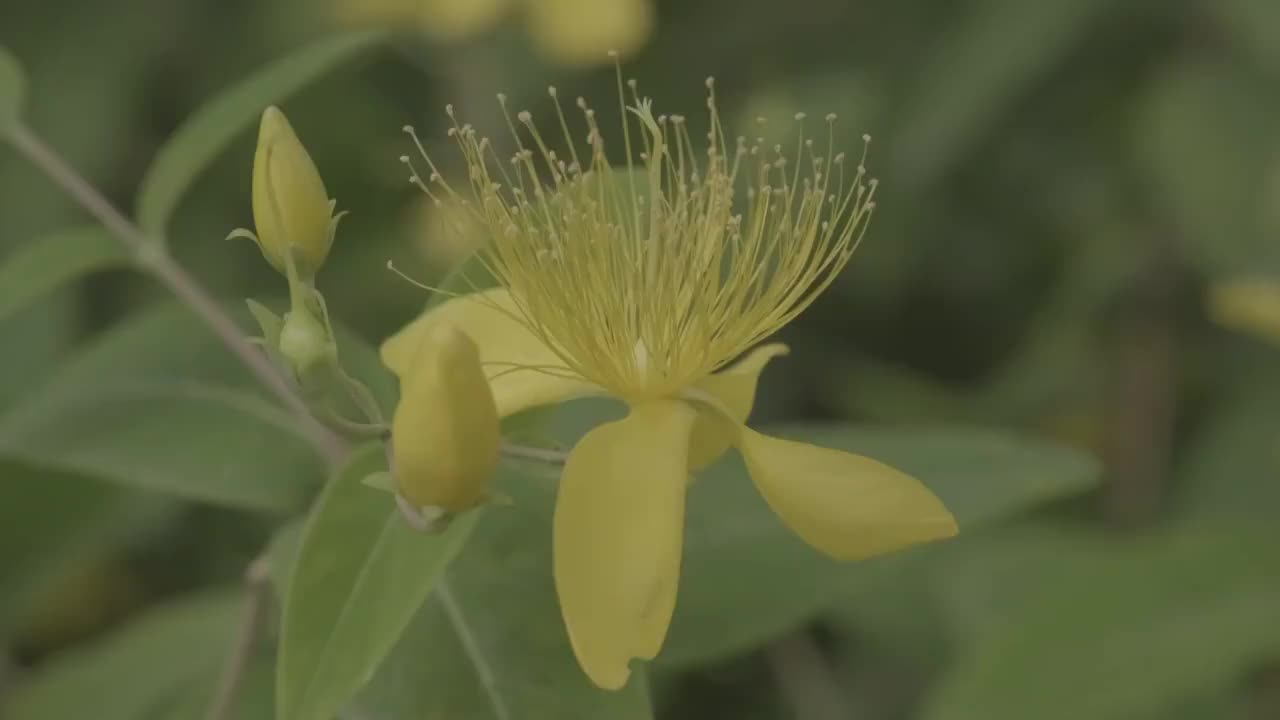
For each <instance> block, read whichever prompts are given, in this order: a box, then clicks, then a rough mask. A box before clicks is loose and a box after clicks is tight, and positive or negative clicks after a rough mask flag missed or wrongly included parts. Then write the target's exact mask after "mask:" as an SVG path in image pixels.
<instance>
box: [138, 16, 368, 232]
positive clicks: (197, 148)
mask: <svg viewBox="0 0 1280 720" xmlns="http://www.w3.org/2000/svg"><path fill="white" fill-rule="evenodd" d="M380 37H381V36H380V35H379V34H378V33H370V32H356V33H347V34H342V35H337V36H335V37H329V38H325V39H323V40H320V41H318V42H316V43H314V44H312V45H308V46H306V47H304V48H302V49H300V50H298V51H296V52H294V53H292V54H290V55H288V56H286V57H284V58H282V59H280V60H277V61H275V62H274V63H273V64H271V65H268V66H267V67H265V68H263V69H261V70H259V71H258V72H257V73H255V74H254V75H252V76H250V77H249V78H247V79H245V80H243V81H242V82H240V83H239V84H237V85H235V86H233V87H232V88H230V89H228V90H226V91H225V92H223V93H222V94H221V95H219V96H218V97H216V98H215V99H214V100H212V101H210V102H209V103H208V104H206V105H205V106H204V107H202V108H200V109H199V110H198V111H196V112H195V113H194V114H193V115H192V116H191V117H190V118H188V119H187V121H186V123H185V124H183V126H182V127H181V128H179V129H178V131H177V132H176V133H174V134H173V136H172V137H170V138H169V140H168V141H167V142H166V143H165V145H164V147H162V148H161V149H160V151H159V153H157V155H156V159H155V161H154V162H153V163H152V164H151V167H150V169H148V170H147V174H146V176H145V177H143V179H142V185H141V188H140V190H139V193H138V210H137V212H138V223H139V225H141V227H142V229H143V230H144V231H146V232H147V233H149V234H151V235H154V236H156V237H163V236H164V233H165V226H166V225H167V224H168V222H169V218H170V217H171V216H172V215H173V212H174V210H175V209H177V206H178V203H179V201H180V200H181V199H182V196H183V195H184V194H186V192H187V190H188V189H190V187H191V185H192V184H193V183H194V182H195V180H196V178H197V177H198V176H199V175H200V173H201V172H203V171H204V169H205V168H206V167H207V166H208V165H209V163H210V162H212V161H213V159H214V158H215V157H217V156H218V154H219V153H221V152H222V151H223V149H225V148H226V147H227V145H228V144H230V143H231V141H232V140H233V139H234V138H235V137H236V135H237V134H239V133H240V132H241V131H243V130H245V129H246V128H249V127H251V126H252V125H253V123H254V122H255V121H256V120H257V119H258V117H259V116H260V115H261V114H262V111H263V110H264V109H266V107H267V106H269V105H271V104H272V103H277V102H280V101H281V100H283V99H284V98H286V97H288V96H289V95H291V94H293V93H294V92H296V91H297V90H299V89H301V88H302V87H304V86H305V85H307V84H308V83H310V82H311V81H313V80H315V79H316V78H317V77H318V76H319V75H321V74H322V73H324V72H325V71H327V70H329V69H330V68H332V67H334V66H336V65H338V64H340V63H342V62H344V61H346V60H348V59H350V58H351V57H353V56H354V55H355V54H356V53H358V52H360V51H361V50H364V49H366V48H368V47H369V46H371V45H373V44H374V43H375V42H377V41H378V40H379V39H380ZM246 177H247V175H246Z"/></svg>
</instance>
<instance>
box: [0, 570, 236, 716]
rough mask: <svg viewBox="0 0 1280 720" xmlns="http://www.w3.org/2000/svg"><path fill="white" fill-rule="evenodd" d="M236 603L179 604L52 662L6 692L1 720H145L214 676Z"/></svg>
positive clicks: (222, 598) (203, 596) (213, 595)
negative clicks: (142, 719) (73, 719)
mask: <svg viewBox="0 0 1280 720" xmlns="http://www.w3.org/2000/svg"><path fill="white" fill-rule="evenodd" d="M239 595H240V594H239V593H238V592H235V591H209V592H203V593H200V594H198V595H194V596H191V597H187V598H184V599H182V600H180V601H178V602H174V603H172V604H170V605H166V606H164V607H161V608H158V609H156V610H153V611H150V612H148V613H146V614H145V615H143V616H141V617H140V618H138V619H137V620H134V621H132V622H130V623H129V624H127V625H125V626H124V627H122V628H119V629H117V630H114V631H113V632H111V634H109V635H107V636H106V637H103V638H102V639H100V640H97V641H94V642H92V643H90V644H88V645H86V646H83V647H79V648H75V649H72V650H68V651H65V652H64V653H63V654H60V655H55V656H54V657H53V658H52V659H50V660H47V661H46V662H45V663H44V664H42V665H40V666H38V668H37V669H36V671H34V672H33V673H32V674H31V675H30V677H29V679H27V680H26V681H25V682H23V683H21V684H19V685H18V686H16V687H14V688H12V690H11V692H6V697H5V699H4V707H3V709H4V717H5V718H6V720H66V719H67V718H94V720H138V719H139V718H145V717H150V716H151V714H152V713H155V712H157V711H159V710H161V709H163V708H164V707H166V706H168V705H169V704H170V703H172V702H174V701H175V700H177V699H178V698H180V697H181V696H182V695H183V694H184V693H187V692H189V691H190V688H191V687H192V686H195V685H199V684H201V683H206V682H208V679H209V678H210V677H212V676H214V675H216V673H217V669H218V667H219V665H220V663H221V661H222V658H223V657H224V656H225V655H226V652H227V650H228V648H229V647H230V644H229V642H230V641H229V638H231V637H233V636H234V634H235V626H236V622H237V619H238V616H239V613H240V606H241V599H240V597H239ZM6 690H7V691H8V690H10V689H9V688H6Z"/></svg>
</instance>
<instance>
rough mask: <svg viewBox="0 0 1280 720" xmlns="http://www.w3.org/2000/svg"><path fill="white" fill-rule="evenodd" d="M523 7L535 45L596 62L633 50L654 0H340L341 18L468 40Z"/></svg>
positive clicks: (553, 56)
mask: <svg viewBox="0 0 1280 720" xmlns="http://www.w3.org/2000/svg"><path fill="white" fill-rule="evenodd" d="M519 11H522V12H524V13H525V19H526V20H527V22H528V30H529V34H530V38H531V39H532V41H533V44H534V47H535V48H536V49H537V50H538V51H539V52H540V53H541V54H542V55H544V56H545V57H546V58H548V59H549V60H552V61H554V62H558V63H562V64H566V65H594V64H598V63H600V62H602V61H603V60H604V58H605V53H606V52H607V51H609V50H616V51H618V52H619V53H620V54H622V55H624V56H625V55H630V54H632V53H634V52H635V51H636V50H639V49H640V47H641V46H642V45H644V42H645V41H646V40H647V39H648V38H649V35H650V34H651V33H652V32H653V26H654V12H653V4H652V0H335V3H334V14H335V16H336V17H337V19H338V21H339V22H344V23H357V24H376V25H381V26H388V27H393V28H396V29H405V28H406V27H407V28H412V29H417V30H421V31H422V32H423V33H425V34H427V35H430V36H433V37H436V38H440V39H442V40H465V39H467V38H470V37H472V36H474V35H476V34H479V33H481V32H484V31H485V30H488V29H490V28H491V27H493V26H494V25H495V24H496V23H497V22H498V21H500V20H501V19H502V18H503V17H504V16H506V15H508V14H509V13H511V12H519Z"/></svg>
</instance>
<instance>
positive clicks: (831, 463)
mask: <svg viewBox="0 0 1280 720" xmlns="http://www.w3.org/2000/svg"><path fill="white" fill-rule="evenodd" d="M631 87H632V91H631V92H632V96H633V102H632V104H631V105H630V107H629V108H628V114H629V115H630V116H634V121H635V124H636V127H634V128H633V127H631V125H632V124H633V123H632V121H628V122H626V123H624V127H623V147H624V153H625V156H626V157H627V158H628V165H627V169H626V170H625V171H623V170H620V169H619V170H613V169H611V168H610V165H609V161H608V160H607V159H606V150H605V140H604V137H603V135H602V134H601V132H600V130H599V128H598V127H597V125H596V120H595V114H594V112H593V111H592V110H591V109H590V108H589V107H588V106H587V104H586V103H585V102H584V101H583V100H581V99H579V100H578V103H577V104H578V106H579V108H580V110H581V113H582V115H583V118H584V122H585V125H586V129H587V130H588V133H587V143H588V148H586V152H585V154H584V153H582V152H580V151H579V149H578V148H577V147H576V146H575V143H574V142H573V134H572V133H571V131H570V130H569V125H568V122H567V120H566V118H565V116H564V113H563V111H561V110H560V109H559V107H560V106H559V103H558V101H557V103H556V106H557V114H558V118H557V121H558V123H557V124H558V127H559V128H560V129H561V130H562V131H563V134H564V143H565V148H566V150H565V152H567V153H568V156H567V157H562V156H560V155H558V154H557V153H556V152H555V151H553V150H550V149H549V148H548V146H547V144H546V142H545V141H544V138H543V137H542V136H541V135H540V134H539V132H538V130H537V128H536V126H535V125H534V123H533V120H532V117H531V116H530V114H529V113H527V112H519V113H516V114H515V116H514V118H513V117H511V115H510V113H508V111H507V108H506V103H505V99H504V98H503V97H502V96H499V101H500V102H501V103H502V110H503V113H504V114H505V115H507V120H508V122H509V123H510V125H511V127H512V135H513V137H514V142H515V144H516V146H517V148H518V150H517V152H516V154H515V156H514V157H512V158H510V163H509V164H508V163H503V162H500V161H499V160H498V158H497V157H496V155H495V153H494V151H493V147H492V145H491V144H490V142H489V141H488V140H487V139H486V138H481V137H478V135H477V133H476V132H475V131H474V130H473V129H472V128H471V127H470V126H468V125H460V124H458V123H457V121H456V120H455V121H454V127H453V129H452V130H451V131H450V135H451V136H453V137H454V138H455V139H456V140H457V142H458V145H459V148H460V149H461V152H462V155H463V156H464V159H465V160H466V163H467V166H468V171H469V172H468V175H467V177H468V182H467V186H466V187H464V188H455V187H454V186H452V185H451V184H450V183H449V182H448V181H446V180H445V179H444V178H443V177H442V176H441V175H440V173H439V172H438V171H437V169H436V166H435V164H434V163H433V162H432V160H431V158H430V157H428V156H427V154H426V153H425V152H423V159H424V160H425V162H426V163H427V167H428V168H429V173H427V174H426V175H420V174H418V173H417V171H416V170H415V171H414V178H415V180H416V182H417V183H418V184H419V185H420V186H421V187H422V189H423V190H425V191H426V192H427V194H428V195H429V196H430V197H431V198H432V199H433V200H434V201H436V202H440V203H441V204H444V205H455V206H459V207H466V208H469V211H470V212H471V213H472V214H473V216H474V218H475V220H476V221H477V222H479V223H480V224H481V225H482V226H483V227H484V228H485V236H486V237H487V239H488V244H487V245H486V246H485V248H484V250H483V251H482V257H483V259H484V261H485V263H486V265H487V267H488V269H490V270H491V271H492V272H493V274H494V276H495V277H496V278H497V279H498V281H499V282H500V285H501V287H499V288H497V289H492V290H487V291H483V292H480V293H477V294H473V295H467V296H462V297H459V298H455V299H453V300H450V301H449V302H446V303H444V304H443V305H441V306H439V307H438V308H437V309H435V310H432V311H429V312H427V313H426V314H424V315H423V316H422V317H420V318H419V319H418V320H416V321H414V322H413V323H412V324H410V325H409V326H408V327H406V328H405V329H404V330H402V331H401V332H400V333H399V334H397V335H396V336H394V337H392V338H391V339H390V340H388V341H387V342H386V343H385V344H384V345H383V347H382V357H383V360H384V362H385V363H386V364H387V366H388V367H390V368H391V369H392V370H393V371H395V372H396V373H397V374H400V375H401V376H403V375H404V373H406V372H407V371H409V368H410V367H411V358H412V354H413V349H414V348H416V347H417V346H418V345H419V343H420V342H421V338H422V337H423V336H424V335H425V334H429V333H432V332H434V328H437V327H439V326H440V325H441V324H449V325H454V326H456V327H461V328H465V329H466V330H467V332H468V333H469V334H470V336H471V337H472V338H473V339H474V340H475V342H476V345H477V347H478V348H479V355H480V360H481V362H482V363H483V364H484V365H485V367H486V368H487V369H488V370H489V374H490V387H491V388H492V392H493V395H494V399H495V401H496V405H497V411H498V414H499V415H500V416H507V415H510V414H512V413H516V412H519V411H521V410H523V409H526V408H529V407H533V406H537V405H543V404H547V403H554V402H558V401H562V400H565V399H567V398H571V397H575V396H584V395H608V396H613V397H617V398H620V399H621V400H623V401H624V402H625V403H626V404H627V405H628V406H629V409H630V412H629V414H628V415H627V417H626V418H624V419H622V420H619V421H616V422H610V423H606V424H604V425H601V426H599V427H597V428H595V429H594V430H592V431H591V432H589V433H587V435H586V436H585V437H583V438H582V440H581V441H580V442H579V443H578V445H577V446H576V447H575V448H574V449H573V450H572V452H571V453H570V455H569V458H568V461H567V463H566V465H565V468H564V473H563V477H562V480H561V484H560V489H559V496H558V499H557V506H556V511H555V518H554V523H553V525H554V528H553V549H554V574H555V583H556V589H557V592H558V595H559V598H560V604H561V610H562V614H563V617H564V621H565V624H566V626H567V628H568V633H569V637H570V640H571V643H572V646H573V649H574V652H575V654H576V655H577V658H578V661H579V662H580V664H581V665H582V667H583V669H584V670H585V671H586V673H587V675H588V676H589V677H590V678H591V679H592V680H593V681H594V682H595V683H596V684H597V685H599V686H601V687H604V688H620V687H622V686H623V685H625V684H626V682H627V678H628V676H629V674H630V670H629V663H630V661H631V660H632V659H633V658H644V659H651V658H653V657H654V656H655V655H656V654H657V653H658V651H659V649H660V648H661V647H662V644H663V641H664V639H665V636H666V632H667V627H668V625H669V624H670V620H671V615H672V612H673V609H674V607H675V599H676V585H677V580H678V578H679V574H680V557H681V551H682V542H683V525H684V502H685V489H686V485H687V483H688V480H689V477H690V474H691V473H694V472H696V471H697V470H699V469H701V468H702V467H705V466H706V465H707V464H708V463H710V462H712V461H714V460H715V459H716V458H718V457H719V456H721V455H722V454H723V453H724V452H725V451H726V450H728V449H729V448H731V447H736V448H737V449H738V451H739V452H741V453H742V455H743V457H744V459H745V461H746V466H747V469H748V471H749V473H750V475H751V478H752V480H753V481H754V482H755V484H756V486H757V488H758V489H759V491H760V493H761V494H762V495H763V496H764V498H765V499H766V500H767V501H768V503H769V505H770V507H772V508H773V510H774V511H775V512H776V513H777V514H778V515H779V517H780V518H781V519H782V520H783V522H784V523H786V524H787V525H788V526H789V527H790V528H791V529H792V530H794V531H795V532H796V533H797V534H798V535H799V536H800V537H802V538H803V539H804V540H806V541H807V542H808V543H810V544H811V545H813V546H814V547H816V548H818V549H819V550H821V551H823V552H825V553H827V554H829V555H831V556H833V557H836V558H840V559H845V560H857V559H861V558H866V557H870V556H873V555H877V554H881V553H886V552H891V551H894V550H897V549H899V548H902V547H905V546H908V545H911V544H914V543H919V542H924V541H929V540H935V539H939V538H944V537H948V536H951V535H953V534H954V533H955V532H956V523H955V519H954V518H953V517H952V515H951V513H950V512H948V511H947V509H946V508H945V507H944V506H943V504H942V502H941V501H940V500H939V499H938V498H937V497H935V496H934V495H933V494H932V493H931V492H930V491H929V490H928V489H927V488H925V486H924V485H922V484H921V483H919V482H918V481H916V480H915V479H913V478H911V477H909V476H908V475H905V474H904V473H902V472H899V471H898V470H895V469H893V468H891V467H888V466H886V465H883V464H881V463H879V462H877V461H875V460H872V459H870V458H866V457H861V456H858V455H854V454H850V453H846V452H840V451H837V450H830V449H826V448H820V447H815V446H813V445H808V444H805V443H801V442H795V441H792V440H784V439H780V438H774V437H769V436H767V435H763V434H761V433H758V432H756V431H754V430H751V429H750V428H748V427H747V426H746V425H745V424H744V422H745V421H746V419H747V417H748V416H749V415H750V412H751V408H752V405H753V403H754V398H755V391H756V383H757V379H758V378H759V376H760V373H761V372H762V371H763V369H764V367H765V365H766V364H767V363H768V362H769V360H770V359H772V358H773V357H776V356H778V355H781V354H783V353H785V352H786V347H785V346H783V345H781V344H769V345H763V346H759V347H757V345H758V344H759V343H760V342H761V341H762V340H764V339H766V338H767V337H769V336H770V335H772V334H773V333H774V332H776V331H777V330H778V329H779V328H781V327H782V326H784V325H786V324H787V323H788V322H790V321H791V320H792V319H793V318H795V317H796V316H797V315H798V314H800V313H801V312H802V311H803V310H804V309H805V308H806V307H808V306H809V304H811V303H812V302H813V300H814V299H815V298H816V297H817V296H818V295H819V294H820V293H821V292H822V291H823V290H824V289H825V288H826V287H827V286H828V285H829V284H830V283H831V282H832V281H833V280H834V279H835V277H836V276H837V274H838V273H839V272H840V270H841V269H842V268H843V267H844V265H845V263H846V262H847V261H848V260H849V258H850V256H851V255H852V253H853V251H854V249H855V248H856V246H857V244H858V241H859V240H860V238H861V236H862V234H863V232H864V231H865V228H866V224H867V221H868V219H869V217H870V214H871V212H872V209H873V208H874V202H873V200H872V196H873V194H874V191H875V180H867V179H866V169H865V167H864V165H863V163H862V162H858V163H856V164H852V163H850V162H848V159H847V158H846V157H845V156H844V154H843V153H839V152H836V151H835V149H834V148H833V147H832V146H833V144H834V142H833V139H832V138H833V136H834V129H833V128H834V123H835V117H834V115H832V116H828V118H827V122H826V125H825V133H824V135H825V143H818V144H815V143H814V142H813V140H812V139H808V138H806V137H805V136H804V133H803V129H802V130H801V137H800V138H799V139H798V140H797V141H796V145H795V147H796V152H795V154H792V155H790V157H788V156H787V155H786V154H784V153H783V152H782V146H780V145H773V146H771V147H770V146H768V145H766V144H765V143H764V142H763V140H758V141H756V142H749V141H748V140H746V139H745V138H738V139H737V140H736V141H730V140H729V139H728V138H726V136H725V134H724V131H723V130H722V128H721V123H720V118H719V116H718V114H717V109H716V103H715V93H714V83H713V82H712V81H711V80H710V79H708V81H707V87H708V89H709V91H710V92H709V97H708V102H707V107H708V109H709V122H708V124H707V126H708V127H709V131H708V133H707V138H708V143H707V148H706V150H705V154H704V153H699V152H698V151H696V150H695V146H694V143H693V141H692V132H691V130H690V128H689V124H688V123H686V121H685V119H684V118H683V117H680V116H676V115H672V116H664V115H655V114H654V112H653V110H652V106H651V103H650V101H649V100H648V99H641V98H640V97H639V95H638V93H637V92H636V91H635V86H634V84H632V85H631ZM619 88H620V90H621V77H619ZM551 96H552V98H553V99H555V98H556V91H555V90H554V89H552V90H551ZM449 113H450V116H451V117H452V115H453V112H452V109H450V111H449ZM797 119H798V120H801V121H802V120H803V116H802V115H800V116H797ZM517 127H522V128H523V131H524V132H525V133H527V135H528V137H530V138H531V144H526V142H525V140H524V139H522V135H521V133H517V132H515V130H516V128H517ZM802 127H803V123H802ZM637 130H638V132H637ZM410 133H412V131H411V130H410ZM415 142H416V137H415ZM824 145H825V146H824ZM418 146H419V149H421V144H420V143H419V144H418ZM636 153H638V154H639V157H640V158H641V159H642V161H643V164H642V166H638V167H637V166H634V165H633V164H632V162H631V158H632V156H633V155H634V154H636ZM864 158H865V152H864ZM406 160H407V158H406ZM411 164H412V163H411ZM851 165H853V166H852V167H851ZM739 179H743V180H744V181H745V183H746V184H747V186H748V190H747V193H746V197H747V202H746V207H745V209H743V210H742V211H740V212H735V208H734V195H735V182H736V181H737V180H739ZM736 358H741V359H737V361H736V362H734V361H735V359H736ZM405 402H411V400H409V399H407V398H406V400H405Z"/></svg>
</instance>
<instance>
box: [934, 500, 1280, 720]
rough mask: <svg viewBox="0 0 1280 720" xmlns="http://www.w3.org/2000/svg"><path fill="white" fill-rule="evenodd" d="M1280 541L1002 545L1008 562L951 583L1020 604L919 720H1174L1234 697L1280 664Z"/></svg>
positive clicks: (1204, 534) (976, 640) (1222, 534)
mask: <svg viewBox="0 0 1280 720" xmlns="http://www.w3.org/2000/svg"><path fill="white" fill-rule="evenodd" d="M1274 540H1275V538H1274V529H1273V528H1272V527H1270V526H1269V525H1262V526H1254V527H1253V528H1250V527H1248V526H1241V525H1239V524H1236V523H1225V524H1220V525H1216V526H1215V525H1205V524H1199V525H1195V526H1182V527H1175V528H1173V529H1171V530H1166V531H1162V532H1158V533H1152V534H1150V535H1149V536H1147V537H1140V538H1138V539H1136V540H1124V539H1122V538H1118V537H1107V536H1100V535H1096V534H1086V533H1080V532H1076V533H1074V534H1068V535H1065V536H1058V537H1053V536H1050V537H1049V538H1048V542H1041V541H1037V540H1036V536H1035V535H1031V536H1021V537H1019V536H1014V537H1010V538H1003V539H1001V540H1000V543H1001V548H1003V549H1004V554H1005V555H1006V558H1005V559H1003V560H1001V559H999V557H998V555H999V554H998V553H997V554H996V555H994V556H993V555H991V554H988V555H987V557H986V559H984V560H982V561H981V565H978V566H976V567H969V568H953V569H952V573H951V574H953V575H954V574H960V573H964V574H965V575H967V576H968V577H969V581H968V586H969V587H971V588H973V590H971V591H970V592H975V591H976V592H977V593H978V596H977V597H979V598H980V597H982V596H983V595H992V594H1001V593H1005V594H1009V595H1012V598H1010V599H1006V600H1005V601H1004V602H1003V603H1002V604H1001V605H1000V606H999V609H998V610H993V609H988V610H987V613H988V614H991V615H993V616H994V617H992V618H991V619H990V620H989V621H987V622H986V623H985V624H984V625H983V626H981V627H982V629H981V631H980V632H972V633H969V634H968V636H969V637H970V638H971V642H970V643H969V644H968V645H967V647H966V649H964V650H963V652H962V654H961V656H960V657H959V658H957V661H956V662H955V664H954V665H953V666H952V668H951V671H950V672H949V673H948V674H947V675H946V676H944V678H943V680H942V682H941V684H940V685H939V686H938V687H937V690H936V692H935V693H934V694H933V696H932V697H931V698H930V700H929V701H928V702H927V703H926V707H925V711H924V713H923V714H922V717H923V718H926V719H927V720H965V719H967V718H982V720H1005V719H1006V718H1008V719H1010V720H1012V719H1013V718H1018V719H1019V720H1021V718H1027V717H1035V718H1037V719H1038V720H1058V719H1062V720H1067V719H1068V718H1069V719H1071V720H1075V719H1076V718H1089V719H1090V720H1122V719H1127V718H1133V717H1142V716H1144V715H1149V716H1151V717H1165V716H1166V714H1164V711H1168V710H1172V709H1174V708H1176V707H1178V706H1180V705H1181V704H1182V701H1183V700H1189V699H1195V698H1196V697H1198V696H1204V695H1209V694H1212V693H1214V692H1217V691H1221V690H1225V689H1228V688H1229V687H1231V686H1232V685H1234V684H1235V683H1236V682H1238V681H1240V680H1241V679H1242V676H1243V675H1245V674H1246V673H1248V672H1249V670H1250V669H1252V668H1254V667H1255V666H1258V665H1260V664H1261V663H1262V662H1264V661H1265V660H1266V659H1268V658H1271V657H1274V656H1275V653H1277V652H1280V626H1277V625H1276V623H1275V608H1277V607H1280V556H1277V555H1276V554H1275V553H1273V552H1267V551H1266V548H1270V547H1272V546H1273V545H1274ZM1010 556H1011V557H1010ZM991 567H996V568H999V572H998V574H996V575H994V576H993V575H992V573H991V572H989V571H988V570H987V569H988V568H991ZM968 606H969V607H971V608H977V607H980V606H981V605H980V603H974V602H969V603H968Z"/></svg>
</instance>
